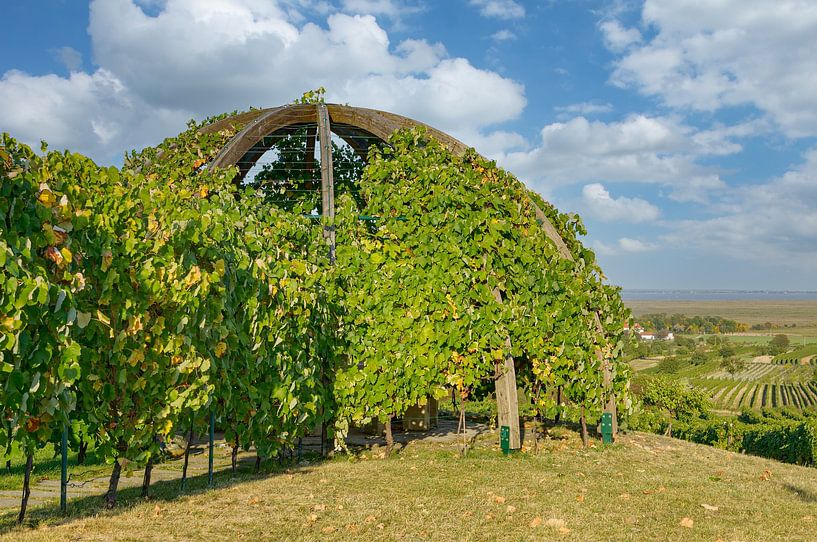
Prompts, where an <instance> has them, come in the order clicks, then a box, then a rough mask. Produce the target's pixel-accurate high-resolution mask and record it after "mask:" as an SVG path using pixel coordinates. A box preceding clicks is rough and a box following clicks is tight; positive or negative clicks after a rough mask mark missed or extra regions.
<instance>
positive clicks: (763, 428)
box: [742, 418, 817, 465]
mask: <svg viewBox="0 0 817 542" xmlns="http://www.w3.org/2000/svg"><path fill="white" fill-rule="evenodd" d="M742 449H743V450H744V451H745V452H746V453H749V454H753V455H759V456H762V457H768V458H771V459H777V460H778V461H785V462H786V463H796V464H798V465H813V464H814V462H815V459H816V458H817V419H815V418H809V419H808V420H805V421H780V422H777V423H766V424H758V425H750V426H748V427H747V428H746V430H745V431H744V433H743V441H742Z"/></svg>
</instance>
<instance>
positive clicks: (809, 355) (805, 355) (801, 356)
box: [773, 344, 817, 365]
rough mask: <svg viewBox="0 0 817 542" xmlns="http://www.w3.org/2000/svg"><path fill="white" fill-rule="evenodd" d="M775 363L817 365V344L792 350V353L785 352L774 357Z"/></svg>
mask: <svg viewBox="0 0 817 542" xmlns="http://www.w3.org/2000/svg"><path fill="white" fill-rule="evenodd" d="M773 361H774V363H781V364H783V363H800V364H803V365H807V364H811V365H813V364H815V363H817V344H809V345H806V346H803V347H802V348H798V349H796V350H792V351H791V352H784V353H782V354H778V355H776V356H775V357H774V360H773Z"/></svg>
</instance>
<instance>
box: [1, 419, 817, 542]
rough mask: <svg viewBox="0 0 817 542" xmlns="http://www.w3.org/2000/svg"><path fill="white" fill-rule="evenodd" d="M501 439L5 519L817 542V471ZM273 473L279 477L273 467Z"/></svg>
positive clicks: (200, 482) (113, 528)
mask: <svg viewBox="0 0 817 542" xmlns="http://www.w3.org/2000/svg"><path fill="white" fill-rule="evenodd" d="M496 440H497V438H496V434H495V433H493V434H492V433H490V432H489V433H485V434H483V435H482V436H480V437H478V438H477V440H476V442H475V443H474V447H473V449H472V450H471V451H470V452H469V453H468V455H467V456H466V457H465V458H461V457H460V456H459V453H458V449H457V445H456V444H453V443H451V442H442V443H440V442H414V443H410V444H408V445H407V446H406V447H404V448H402V449H401V450H400V451H399V452H398V453H396V454H394V455H393V456H392V457H391V458H389V459H384V458H382V457H381V450H374V451H366V452H363V453H362V454H360V455H359V456H358V457H357V458H355V459H354V460H350V459H349V458H343V457H341V458H335V459H333V460H330V461H325V462H321V463H310V464H301V465H296V466H292V467H289V468H281V469H273V470H272V471H270V472H266V473H263V474H260V475H254V474H252V472H251V470H252V465H251V464H249V463H247V464H245V465H244V467H243V469H242V472H240V473H239V474H238V475H237V476H236V477H232V476H230V474H229V473H228V472H224V471H223V472H221V473H220V474H219V476H218V477H217V488H216V489H214V490H207V489H206V477H204V476H203V475H201V474H200V473H196V474H197V475H196V476H195V477H194V478H193V479H192V480H191V483H190V485H189V488H188V492H187V493H186V494H185V495H180V494H179V492H178V484H177V483H176V482H175V481H173V482H171V481H160V482H158V483H157V484H156V485H155V486H154V488H153V497H152V498H151V499H150V500H148V501H144V500H142V499H140V498H139V497H138V496H137V495H138V493H137V491H136V489H134V490H132V491H131V490H125V491H124V492H123V493H122V496H121V505H120V507H119V508H118V509H117V510H114V511H110V512H109V511H105V510H102V509H101V504H100V501H99V499H98V497H93V498H92V497H88V498H86V499H79V500H76V501H72V505H71V511H70V515H69V516H68V517H65V518H63V517H61V516H59V514H58V513H57V512H56V511H55V510H54V508H53V507H50V508H35V509H34V510H32V511H31V513H30V515H29V524H28V525H27V526H25V527H23V528H16V527H13V526H12V523H13V513H12V512H11V511H9V512H8V513H7V514H4V515H2V516H0V522H1V523H0V528H2V530H3V531H2V532H3V535H4V536H5V537H6V538H9V539H15V540H69V539H71V540H82V539H94V540H110V539H124V540H135V539H138V540H174V539H176V540H212V539H220V540H232V539H246V540H257V539H269V540H669V539H672V540H674V541H684V540H696V541H697V540H711V541H715V540H723V541H733V540H735V541H737V540H740V541H754V540H757V541H771V540H814V539H815V533H817V470H815V469H813V468H806V467H798V466H794V465H785V464H781V463H777V462H775V461H771V460H767V459H762V458H757V457H751V456H744V455H739V454H734V453H730V452H725V451H723V450H717V449H714V448H710V447H706V446H701V445H696V444H691V443H687V442H683V441H678V440H674V439H669V438H664V437H659V436H656V435H648V434H643V433H631V434H628V435H622V436H621V438H620V439H619V442H618V443H617V444H615V445H613V446H602V445H601V444H600V443H598V442H596V443H595V447H593V448H591V449H587V450H582V449H581V447H580V440H579V438H578V436H577V434H576V433H575V432H573V431H570V430H566V429H562V428H557V429H556V430H555V431H553V432H552V438H549V439H547V440H545V441H544V443H543V445H542V446H540V448H539V450H538V453H535V454H534V453H533V451H532V450H528V451H527V452H525V453H520V454H516V455H514V456H511V457H503V456H502V455H501V453H500V452H499V450H498V446H497V442H496ZM270 467H272V466H271V465H270Z"/></svg>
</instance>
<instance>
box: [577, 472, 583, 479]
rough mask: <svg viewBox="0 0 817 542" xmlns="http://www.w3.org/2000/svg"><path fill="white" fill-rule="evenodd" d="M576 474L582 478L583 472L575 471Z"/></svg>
mask: <svg viewBox="0 0 817 542" xmlns="http://www.w3.org/2000/svg"><path fill="white" fill-rule="evenodd" d="M576 476H579V477H581V478H584V473H583V472H577V473H576Z"/></svg>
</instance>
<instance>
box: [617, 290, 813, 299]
mask: <svg viewBox="0 0 817 542" xmlns="http://www.w3.org/2000/svg"><path fill="white" fill-rule="evenodd" d="M621 297H622V299H624V300H625V301H817V291H785V290H628V289H624V290H622V292H621Z"/></svg>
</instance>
